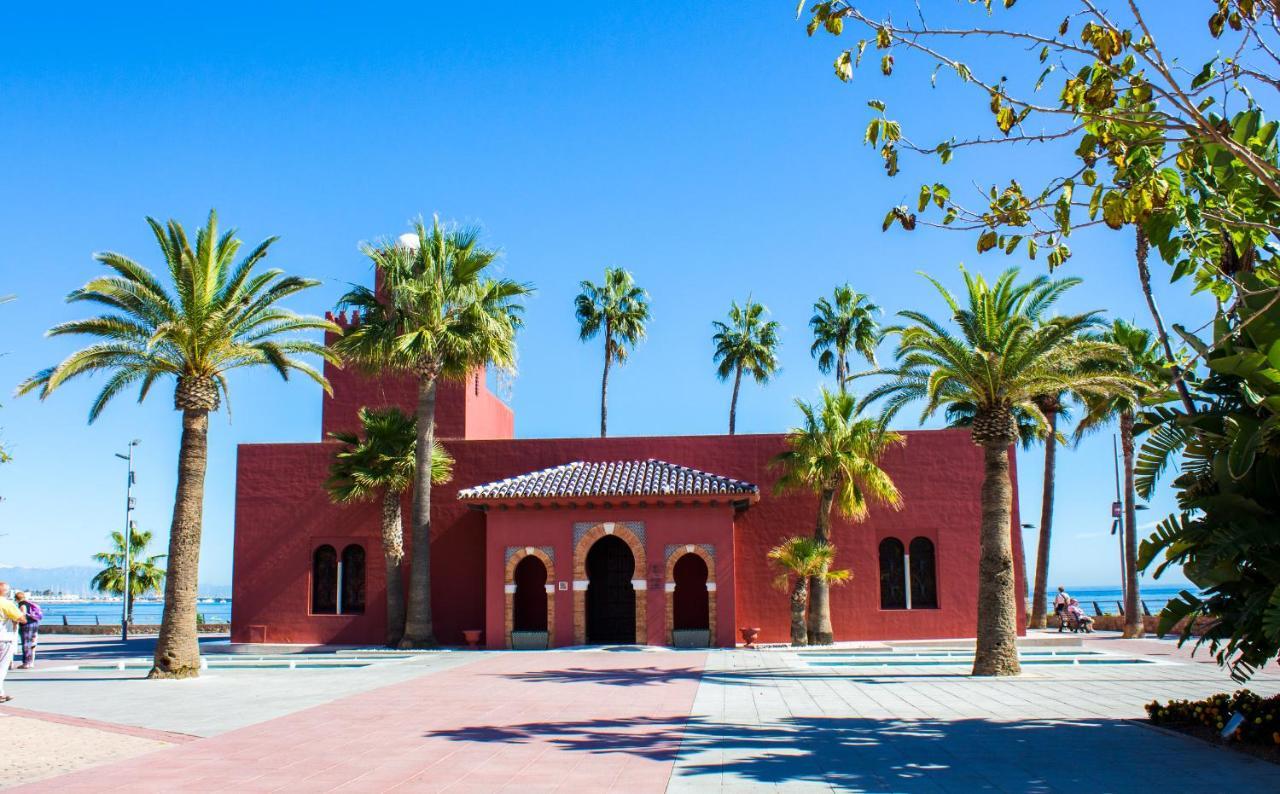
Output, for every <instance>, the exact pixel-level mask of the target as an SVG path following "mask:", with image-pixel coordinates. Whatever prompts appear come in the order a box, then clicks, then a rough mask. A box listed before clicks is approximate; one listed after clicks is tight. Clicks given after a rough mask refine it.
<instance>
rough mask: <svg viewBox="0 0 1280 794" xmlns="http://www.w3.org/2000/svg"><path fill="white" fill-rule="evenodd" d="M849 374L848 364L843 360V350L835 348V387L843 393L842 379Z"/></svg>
mask: <svg viewBox="0 0 1280 794" xmlns="http://www.w3.org/2000/svg"><path fill="white" fill-rule="evenodd" d="M848 374H849V364H848V363H847V362H846V361H845V355H844V350H836V388H838V389H840V393H841V394H844V391H845V388H844V379H845V376H846V375H848Z"/></svg>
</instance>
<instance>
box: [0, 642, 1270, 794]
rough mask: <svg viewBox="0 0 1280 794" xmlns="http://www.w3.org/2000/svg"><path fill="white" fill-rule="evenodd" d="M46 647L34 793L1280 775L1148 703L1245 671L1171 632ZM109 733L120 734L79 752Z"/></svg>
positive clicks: (20, 722)
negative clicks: (323, 647)
mask: <svg viewBox="0 0 1280 794" xmlns="http://www.w3.org/2000/svg"><path fill="white" fill-rule="evenodd" d="M1095 636H1096V635H1095ZM1037 639H1044V638H1043V637H1039V638H1037ZM1055 639H1056V637H1055ZM53 650H54V652H53V653H52V654H49V655H48V656H47V658H46V660H45V665H46V666H45V667H44V668H43V669H37V670H35V671H31V672H30V673H15V674H14V675H13V676H11V679H10V681H11V683H10V686H9V691H10V693H11V694H13V695H15V700H14V701H13V703H12V704H11V705H13V706H21V709H19V708H7V707H0V714H3V715H4V717H5V718H4V719H3V720H0V725H5V726H7V727H10V728H11V731H17V732H27V733H30V731H31V730H33V728H32V726H35V729H39V730H45V729H47V730H50V731H54V730H61V731H68V732H71V733H66V734H62V735H64V736H65V737H66V738H65V739H60V740H59V741H62V742H63V743H64V744H65V743H68V742H70V743H71V744H72V745H73V746H74V747H75V748H76V749H75V751H74V753H73V754H77V753H78V754H79V755H77V760H76V762H75V763H74V764H70V765H67V766H64V767H62V768H63V769H66V768H72V767H80V769H79V771H75V772H72V773H70V774H64V775H61V776H48V777H45V778H44V779H43V780H36V781H35V782H32V783H30V784H29V785H28V786H27V788H28V789H29V790H33V791H111V790H117V789H119V790H124V789H126V788H127V789H130V790H133V791H138V790H141V791H178V790H182V791H214V790H237V791H365V792H367V791H384V790H391V789H395V790H399V791H449V792H462V791H477V792H479V791H598V790H616V791H626V792H661V791H672V792H689V791H750V790H774V789H780V790H786V791H793V790H794V791H805V790H815V791H818V790H824V791H825V790H838V791H902V792H916V791H922V792H938V791H1010V792H1026V791H1034V792H1082V791H1089V792H1092V791H1118V792H1119V791H1133V790H1136V789H1138V788H1144V787H1146V785H1147V783H1146V782H1145V781H1148V780H1150V779H1152V776H1153V775H1159V779H1160V784H1159V785H1160V788H1161V790H1162V792H1180V791H1187V792H1192V791H1194V792H1206V791H1220V790H1227V789H1231V790H1239V791H1276V790H1280V766H1275V765H1272V764H1268V763H1266V762H1263V761H1259V760H1256V759H1253V758H1251V757H1248V756H1245V755H1242V754H1238V753H1234V752H1231V751H1227V750H1223V749H1220V748H1217V747H1213V746H1211V745H1208V744H1204V743H1201V742H1198V741H1196V740H1193V739H1189V738H1186V737H1182V736H1179V735H1176V734H1171V733H1169V732H1166V731H1161V730H1157V729H1154V728H1151V727H1148V726H1146V725H1144V724H1142V723H1141V722H1140V721H1139V719H1140V718H1141V717H1142V716H1143V711H1142V706H1143V704H1144V703H1146V702H1148V701H1150V700H1151V699H1153V698H1162V699H1163V698H1177V697H1203V696H1205V695H1208V694H1212V693H1214V692H1218V691H1230V690H1231V689H1234V688H1235V685H1234V684H1233V683H1232V682H1231V681H1230V679H1229V678H1228V677H1227V676H1226V675H1225V674H1224V673H1223V672H1222V671H1220V670H1219V669H1218V668H1217V667H1216V665H1213V664H1211V663H1208V662H1207V660H1205V659H1191V658H1189V657H1188V655H1187V654H1186V653H1185V652H1184V651H1179V650H1177V649H1175V648H1174V646H1173V644H1172V643H1171V642H1166V641H1159V640H1141V641H1126V640H1120V639H1118V638H1114V637H1104V638H1098V639H1089V640H1086V641H1085V642H1084V643H1083V645H1080V646H1075V647H1065V648H1064V647H1044V646H1035V647H1027V648H1026V649H1025V656H1024V659H1025V661H1027V662H1028V663H1027V665H1026V668H1025V673H1024V674H1023V676H1021V677H1019V678H1016V679H973V678H970V677H968V676H966V675H964V674H963V672H964V667H963V665H962V664H960V662H961V661H962V657H963V655H964V650H963V649H956V648H951V649H948V648H940V647H909V646H908V647H903V646H899V647H896V648H893V649H888V648H884V647H879V648H874V647H862V648H838V649H833V650H832V651H829V652H820V653H812V652H807V653H803V654H801V653H794V652H790V651H787V650H775V649H768V650H760V651H752V650H743V649H738V650H732V651H729V650H716V651H667V650H656V649H635V648H625V649H623V648H619V649H583V650H562V651H549V652H543V653H490V652H461V651H459V652H446V653H434V654H425V655H421V656H414V657H399V658H397V657H387V658H384V659H381V660H378V661H375V662H373V663H371V664H368V665H367V666H363V667H340V668H336V669H323V668H321V669H302V668H299V669H293V670H289V669H281V668H279V667H278V666H277V667H263V668H257V667H248V666H247V667H242V668H235V669H227V668H216V669H210V670H209V671H208V672H207V674H206V675H205V676H204V677H202V678H200V679H197V680H192V681H177V682H148V681H144V680H140V676H141V675H142V671H140V670H134V669H128V665H126V669H124V670H102V669H93V670H74V669H70V668H71V667H73V666H74V665H75V664H76V662H77V658H79V657H86V658H87V659H88V663H89V664H96V665H98V667H99V668H101V667H103V666H107V667H109V666H110V664H111V663H112V662H113V661H114V660H123V659H125V658H127V657H128V654H130V653H134V652H136V650H137V648H136V647H135V648H112V647H110V646H104V645H102V644H98V643H81V644H78V645H77V644H71V645H68V646H62V647H55V648H54V649H53ZM210 658H211V659H212V658H213V657H210ZM273 658H274V657H273ZM299 658H301V657H299ZM348 658H350V657H348ZM356 658H363V657H359V655H357V657H356ZM104 661H105V662H107V664H106V665H103V664H102V662H104ZM215 663H220V662H216V661H215V662H211V664H215ZM250 663H253V662H252V660H250ZM265 663H267V662H264V664H265ZM277 663H278V662H270V664H277ZM1250 686H1251V687H1252V688H1253V689H1255V690H1256V691H1259V692H1262V693H1265V694H1275V693H1278V692H1280V676H1277V675H1276V674H1275V673H1267V674H1265V675H1263V676H1260V677H1259V678H1257V679H1255V680H1254V681H1253V682H1252V683H1251V684H1250ZM77 732H79V733H77ZM85 732H87V733H85ZM103 737H108V738H110V740H111V742H112V743H113V744H111V745H110V746H111V748H112V749H113V750H115V751H116V752H113V753H108V752H99V751H97V750H93V751H88V752H80V744H84V745H85V746H86V747H96V746H97V745H98V744H99V743H100V742H99V741H98V740H99V739H102V738H103ZM117 745H118V748H117ZM80 756H84V757H80ZM106 758H117V759H121V760H117V761H107V762H104V761H105V759H106ZM1171 759H1177V764H1176V766H1177V770H1178V771H1177V773H1176V774H1170V773H1169V772H1168V770H1169V768H1170V767H1169V762H1170V760H1171ZM5 771H6V772H8V775H6V776H5V781H6V782H7V783H10V784H12V783H15V782H20V781H22V780H23V779H25V780H31V779H32V778H33V777H36V776H42V775H54V773H55V772H56V771H57V770H56V769H53V768H50V767H48V766H42V767H33V768H31V769H30V770H23V769H21V768H14V767H13V766H12V765H10V766H9V767H6V768H5Z"/></svg>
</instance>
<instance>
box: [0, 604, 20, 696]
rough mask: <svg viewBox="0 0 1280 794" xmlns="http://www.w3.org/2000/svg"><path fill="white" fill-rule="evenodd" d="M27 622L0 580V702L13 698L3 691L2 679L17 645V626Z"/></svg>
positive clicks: (7, 670) (6, 673)
mask: <svg viewBox="0 0 1280 794" xmlns="http://www.w3.org/2000/svg"><path fill="white" fill-rule="evenodd" d="M26 622H27V616H26V615H24V614H22V610H21V609H19V608H18V605H17V604H15V603H13V601H12V600H11V599H10V598H9V583H8V582H0V703H8V702H9V701H10V700H13V698H12V697H11V696H10V695H8V694H6V693H5V691H4V679H5V676H7V675H9V665H10V664H12V663H13V652H14V650H15V649H16V648H17V646H18V627H19V626H21V625H22V624H24V623H26Z"/></svg>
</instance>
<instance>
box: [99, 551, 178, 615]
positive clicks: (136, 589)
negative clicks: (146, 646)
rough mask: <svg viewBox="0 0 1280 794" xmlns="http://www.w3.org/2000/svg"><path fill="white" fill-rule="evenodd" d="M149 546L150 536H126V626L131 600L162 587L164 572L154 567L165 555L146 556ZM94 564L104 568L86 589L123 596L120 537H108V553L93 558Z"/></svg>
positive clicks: (122, 554)
mask: <svg viewBox="0 0 1280 794" xmlns="http://www.w3.org/2000/svg"><path fill="white" fill-rule="evenodd" d="M150 543H151V533H150V532H146V531H142V530H137V529H135V530H133V531H132V532H130V533H129V566H128V567H129V603H128V604H127V605H126V606H125V614H126V615H128V622H129V623H130V624H132V623H133V602H134V599H136V598H138V597H140V596H144V595H146V594H147V593H158V592H160V590H161V589H162V588H163V587H164V568H161V567H160V566H159V565H158V564H157V563H158V562H159V561H160V560H163V559H164V557H165V555H163V554H154V555H152V556H147V545H148V544H150ZM93 560H94V562H96V563H99V564H100V565H102V566H104V567H103V569H102V570H101V571H98V572H97V573H96V574H94V575H93V579H91V580H90V581H89V586H90V587H92V588H93V589H94V590H97V591H98V592H99V593H109V594H111V595H118V596H121V597H123V596H124V570H125V554H124V533H122V532H112V533H111V551H103V552H99V553H97V554H95V555H93Z"/></svg>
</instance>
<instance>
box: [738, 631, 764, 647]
mask: <svg viewBox="0 0 1280 794" xmlns="http://www.w3.org/2000/svg"><path fill="white" fill-rule="evenodd" d="M738 631H740V632H742V642H743V647H746V648H754V647H756V638H757V637H759V636H760V628H759V627H758V626H756V627H754V628H740V629H738Z"/></svg>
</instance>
